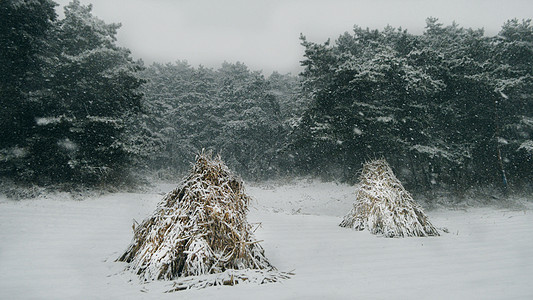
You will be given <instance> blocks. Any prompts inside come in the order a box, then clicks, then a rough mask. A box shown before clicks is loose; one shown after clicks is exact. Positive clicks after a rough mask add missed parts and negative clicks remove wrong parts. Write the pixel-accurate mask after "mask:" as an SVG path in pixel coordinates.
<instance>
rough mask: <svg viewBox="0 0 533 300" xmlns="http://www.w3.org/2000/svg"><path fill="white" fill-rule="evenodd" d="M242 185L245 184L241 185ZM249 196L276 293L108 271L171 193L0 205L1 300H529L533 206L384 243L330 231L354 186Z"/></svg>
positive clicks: (478, 214)
mask: <svg viewBox="0 0 533 300" xmlns="http://www.w3.org/2000/svg"><path fill="white" fill-rule="evenodd" d="M245 185H246V184H245ZM246 186H247V192H248V193H249V194H250V195H251V196H252V197H253V198H254V199H255V201H254V203H252V208H251V210H250V213H249V216H248V219H249V221H250V222H251V223H258V222H260V223H261V225H260V226H259V227H258V229H257V231H256V236H257V238H258V239H260V240H263V242H261V245H262V246H263V247H264V248H265V254H266V256H267V258H268V259H269V261H270V262H271V263H272V264H273V265H274V266H276V267H277V268H278V270H280V271H293V270H294V273H295V275H294V276H293V277H292V278H291V279H288V280H284V281H283V282H282V283H273V284H264V285H253V284H242V285H237V286H222V287H211V288H206V289H202V290H187V291H180V292H177V293H178V295H176V294H173V293H170V294H164V293H163V292H164V291H165V290H167V289H169V288H170V283H168V282H151V283H148V284H141V283H139V280H138V278H137V277H136V276H135V275H134V274H132V273H131V272H124V271H123V269H124V267H125V264H124V263H117V262H114V260H115V259H116V258H117V257H118V256H119V255H120V254H121V253H122V252H123V251H124V250H125V249H126V247H127V246H128V244H129V243H130V241H131V238H132V228H131V225H132V222H133V219H136V220H137V221H138V222H140V221H141V220H142V219H143V218H144V217H146V216H148V215H149V214H151V213H152V211H153V209H155V206H156V204H157V203H158V202H159V201H160V200H161V198H162V197H163V196H162V195H161V194H160V193H161V192H167V191H170V190H171V189H172V188H173V187H174V186H173V185H160V186H159V187H158V188H157V189H154V190H152V191H150V192H148V193H146V194H138V193H137V194H136V193H117V194H108V195H104V196H95V197H91V198H89V199H86V200H83V201H76V200H72V199H69V197H67V196H65V195H61V194H59V195H51V196H48V197H47V198H38V199H33V200H22V201H12V200H7V199H5V198H0V270H2V272H0V299H171V298H172V299H175V298H176V297H177V296H179V297H184V298H185V299H210V298H216V299H244V298H247V299H250V298H253V299H254V300H256V299H354V298H359V299H391V298H392V299H406V298H422V299H531V298H533V285H531V283H530V282H531V280H532V279H533V262H532V260H531V249H532V248H533V225H532V224H533V213H532V210H531V209H532V208H533V204H532V203H531V201H530V202H526V203H525V205H526V207H527V208H528V209H526V210H503V209H496V208H470V209H468V210H461V211H458V210H444V209H439V210H432V211H426V213H427V215H428V216H429V218H430V220H431V222H432V223H433V224H434V225H435V226H436V227H446V228H447V229H448V230H449V233H442V236H440V237H431V238H392V239H391V238H383V237H378V236H374V235H371V234H370V233H369V232H368V231H362V232H359V231H354V230H350V229H346V228H341V227H339V226H338V224H339V223H340V221H341V220H342V216H343V215H344V214H346V213H347V212H348V210H349V209H350V208H351V205H352V202H353V191H354V187H351V186H347V185H337V184H334V183H321V182H314V181H309V182H306V181H299V182H291V183H288V184H284V185H265V184H263V185H254V186H248V185H246Z"/></svg>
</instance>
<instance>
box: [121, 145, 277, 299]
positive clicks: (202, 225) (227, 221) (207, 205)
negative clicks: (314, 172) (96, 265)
mask: <svg viewBox="0 0 533 300" xmlns="http://www.w3.org/2000/svg"><path fill="white" fill-rule="evenodd" d="M249 202H250V198H249V197H248V196H247V195H246V194H245V193H244V189H243V185H242V181H241V180H239V179H238V178H237V177H235V176H234V175H232V174H231V173H230V171H229V170H228V168H227V167H226V165H225V164H224V163H223V162H222V161H221V160H220V157H218V156H217V157H215V158H212V157H211V155H208V154H205V153H202V154H200V155H198V156H197V158H196V163H195V164H194V166H193V167H192V170H191V172H190V174H189V175H188V176H187V177H186V178H185V179H184V181H183V182H182V184H181V185H180V186H179V187H178V188H176V189H175V190H173V191H171V192H170V193H168V194H167V195H166V196H165V197H164V198H163V200H162V201H161V202H160V203H159V204H158V206H157V209H156V210H155V212H154V213H153V215H152V216H150V217H148V218H147V219H145V220H144V221H143V222H142V224H140V225H139V226H138V227H137V228H134V237H133V241H132V243H131V245H130V246H129V247H128V249H127V250H126V252H125V253H124V254H123V255H122V256H121V257H120V258H119V259H118V260H119V261H124V262H128V263H129V267H128V268H130V269H132V270H134V271H135V272H136V273H137V274H138V275H140V276H141V278H142V279H144V280H146V281H149V280H156V279H165V280H172V279H184V277H187V276H197V275H205V276H204V279H203V281H202V280H199V281H194V280H191V279H190V278H185V281H182V283H183V284H178V286H177V289H182V288H189V287H191V286H197V287H203V286H208V285H218V284H234V283H236V282H238V281H239V280H240V281H246V280H250V278H248V277H249V274H250V272H248V271H249V270H248V269H256V270H257V271H261V272H263V271H268V270H274V268H273V266H272V265H271V264H270V263H269V262H268V260H267V259H266V257H265V255H264V251H263V248H262V247H261V246H260V245H259V244H258V242H257V241H256V240H255V239H254V237H253V234H252V226H251V225H250V224H249V223H248V222H247V220H246V214H247V211H248V204H249ZM244 269H246V270H248V271H246V272H240V273H239V272H235V271H234V270H244ZM261 272H259V273H261ZM221 273H224V274H228V276H227V277H230V279H231V282H230V283H228V282H227V280H226V279H224V277H221V276H219V275H220V274H221ZM252 273H254V272H252ZM255 273H257V272H255ZM208 274H219V275H217V276H209V275H208ZM238 274H240V275H238ZM261 274H263V277H262V281H276V276H270V275H268V274H266V273H264V272H263V273H261ZM239 276H240V277H239ZM237 277H239V278H237ZM209 278H211V279H209ZM213 278H214V279H213ZM206 280H207V281H209V280H213V282H207V283H206V282H205V281H206ZM193 281H194V282H193ZM255 281H257V280H255ZM191 282H193V283H191ZM260 283H262V282H260Z"/></svg>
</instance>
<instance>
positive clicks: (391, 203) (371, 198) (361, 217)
mask: <svg viewBox="0 0 533 300" xmlns="http://www.w3.org/2000/svg"><path fill="white" fill-rule="evenodd" d="M355 194H356V199H355V203H354V206H353V208H352V210H351V211H350V212H349V213H348V214H347V215H346V216H345V217H344V219H343V221H342V222H341V224H340V226H342V227H350V228H354V229H357V230H364V229H368V230H369V231H370V232H371V233H373V234H382V235H384V236H386V237H407V236H438V235H439V232H438V231H437V229H436V228H435V227H434V226H433V225H432V224H431V223H430V222H429V219H428V217H427V216H426V214H425V213H424V212H423V210H422V208H421V207H420V205H418V204H417V203H416V202H415V201H414V200H413V197H412V196H411V194H409V192H407V191H406V190H405V188H404V187H403V186H402V184H401V182H400V181H399V180H398V179H397V178H396V176H395V175H394V173H393V171H392V169H391V168H390V166H389V164H388V163H387V162H386V161H385V160H383V159H380V160H374V161H371V162H368V163H366V164H365V165H364V166H363V171H362V173H361V176H360V186H359V188H358V189H357V191H356V193H355Z"/></svg>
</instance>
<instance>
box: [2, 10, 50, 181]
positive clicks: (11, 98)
mask: <svg viewBox="0 0 533 300" xmlns="http://www.w3.org/2000/svg"><path fill="white" fill-rule="evenodd" d="M55 5H56V4H55V3H54V2H52V1H49V0H25V1H20V0H5V1H0V128H2V130H0V175H1V176H8V177H17V176H25V175H29V173H31V172H30V171H29V170H27V169H26V168H27V159H28V158H29V156H30V153H29V152H28V149H27V144H28V139H29V138H30V137H31V136H32V134H33V133H34V127H35V118H36V114H37V113H38V112H39V111H41V110H42V105H43V103H42V101H41V99H40V91H42V88H43V85H44V83H45V81H44V80H45V78H44V77H43V76H41V75H42V73H43V68H44V67H45V65H46V64H47V63H48V57H49V51H50V45H49V43H48V39H49V38H50V36H51V33H52V31H53V29H54V22H55V21H56V17H57V16H56V13H55V10H54V6H55Z"/></svg>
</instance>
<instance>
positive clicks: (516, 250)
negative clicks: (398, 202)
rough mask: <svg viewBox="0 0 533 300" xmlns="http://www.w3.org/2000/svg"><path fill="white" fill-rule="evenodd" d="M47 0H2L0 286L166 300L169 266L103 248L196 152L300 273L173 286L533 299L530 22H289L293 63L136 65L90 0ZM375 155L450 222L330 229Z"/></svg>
mask: <svg viewBox="0 0 533 300" xmlns="http://www.w3.org/2000/svg"><path fill="white" fill-rule="evenodd" d="M512 4H513V5H518V6H520V5H525V4H524V3H522V2H520V1H516V3H515V2H513V3H512ZM302 5H304V4H302ZM511 6H512V5H511ZM524 7H528V6H527V5H525V6H524ZM58 11H59V10H58V8H56V3H55V2H53V1H51V0H27V1H26V0H7V1H2V2H0V37H1V39H0V92H1V94H0V108H1V109H0V128H1V129H2V130H1V131H0V180H1V181H0V195H1V196H0V206H1V209H0V239H1V240H3V242H2V243H1V244H0V269H2V270H9V271H7V272H3V274H2V275H0V276H2V277H1V278H0V284H1V285H0V298H23V299H25V298H50V299H58V298H65V299H66V298H73V297H74V298H83V297H84V296H88V297H89V298H110V297H114V298H116V297H124V298H146V297H148V298H158V297H162V294H161V293H162V291H165V290H166V289H165V288H166V287H165V283H164V282H154V283H150V284H141V283H139V282H138V281H137V280H136V279H135V277H134V276H133V275H132V274H128V273H127V272H123V270H124V265H123V264H122V263H115V262H114V260H115V259H116V258H117V257H116V256H118V255H119V253H121V251H123V250H124V248H125V247H126V246H127V244H128V242H129V241H130V239H131V236H132V233H131V225H132V222H133V221H132V219H135V220H137V221H141V220H142V219H143V218H145V217H146V216H147V215H148V214H149V213H150V212H151V211H152V210H153V209H154V207H155V205H156V203H157V202H158V201H159V200H161V198H162V195H163V194H164V193H165V192H169V191H170V190H171V189H172V188H174V187H175V186H176V185H177V184H178V183H179V182H180V180H181V178H182V177H183V176H184V175H185V174H186V173H187V172H188V170H189V168H190V164H191V162H192V161H193V160H194V157H195V155H196V154H197V153H199V152H200V151H201V150H202V149H207V150H213V151H214V152H216V153H219V154H220V155H221V157H222V159H223V160H224V161H225V162H226V164H227V165H228V166H229V167H230V168H231V169H232V170H233V171H234V172H235V173H236V174H239V175H240V176H241V177H243V178H244V180H245V186H246V189H247V191H249V193H250V195H251V196H252V197H253V199H254V203H253V204H252V209H251V211H250V214H249V219H250V221H251V222H260V223H262V226H261V227H260V228H258V230H257V232H256V235H257V236H258V238H259V239H261V240H264V241H263V242H262V244H263V246H264V248H265V251H266V255H267V256H269V257H271V259H272V261H273V262H272V263H273V264H274V265H275V266H276V267H277V268H278V269H279V270H281V271H292V270H293V269H294V273H295V276H294V277H293V278H291V279H289V280H286V281H284V282H282V283H280V284H266V285H262V286H251V285H242V286H236V287H218V288H209V289H205V290H201V291H185V292H183V293H184V295H187V296H189V297H195V298H196V297H198V298H207V297H214V296H220V297H223V298H224V297H225V298H230V297H243V296H244V295H247V294H249V293H254V294H255V295H257V296H258V297H260V298H267V297H269V298H272V297H279V298H313V297H314V298H328V297H331V298H352V297H356V296H360V297H363V298H369V297H370V298H372V297H376V298H386V297H390V296H391V295H392V296H396V297H400V298H404V297H424V298H452V297H453V298H456V297H459V298H465V299H467V298H475V297H481V298H494V299H502V298H529V297H531V296H533V290H532V288H531V287H530V285H529V284H528V282H529V281H530V280H531V279H532V278H533V268H532V265H531V262H529V261H528V259H527V257H528V255H527V253H528V252H527V251H528V249H530V248H531V246H533V234H532V230H531V226H530V224H531V221H532V219H531V201H532V199H533V198H532V196H531V193H532V191H533V69H532V68H533V24H532V21H531V20H530V19H527V18H526V19H513V18H510V19H508V20H507V21H503V22H502V23H501V24H500V25H499V26H500V30H499V31H498V32H494V33H492V34H487V33H486V32H485V31H484V30H483V29H482V28H467V27H462V26H461V24H457V23H455V22H453V23H448V24H443V23H442V22H441V21H439V19H437V18H434V17H429V16H427V17H428V18H427V19H426V23H425V26H424V24H420V26H421V27H423V30H421V31H420V32H417V33H411V31H410V30H406V29H403V28H399V27H392V26H384V27H382V28H377V29H375V28H364V27H360V26H359V25H358V24H357V20H356V19H354V20H353V22H352V25H353V24H355V25H354V26H353V28H344V31H345V32H344V33H342V31H339V32H336V33H335V36H331V39H323V40H320V41H318V42H314V41H311V40H310V39H309V38H308V37H307V34H309V35H311V36H313V35H314V33H313V32H309V33H307V32H302V33H301V34H300V35H299V36H295V37H294V40H296V41H298V43H300V45H301V46H300V50H301V56H300V57H298V60H299V66H300V67H299V69H298V71H297V72H296V73H294V74H293V73H280V72H276V71H273V72H271V73H269V74H265V72H264V71H261V70H254V69H251V68H249V67H248V65H247V64H246V63H243V62H239V61H238V60H234V61H224V60H225V58H223V59H221V61H220V62H219V65H218V66H216V67H212V66H211V65H210V64H209V66H205V65H201V64H200V65H198V64H195V65H192V64H190V63H188V62H187V60H186V59H187V57H183V58H180V59H178V60H174V61H172V62H164V61H159V62H153V63H152V62H151V63H146V62H144V61H143V60H142V59H143V57H134V56H133V55H132V52H131V51H130V49H128V48H126V47H124V46H122V44H121V43H119V41H117V34H118V32H120V30H121V29H120V25H118V24H114V23H107V22H104V21H103V20H101V19H99V18H98V16H97V15H95V14H93V12H92V7H91V6H90V5H88V4H87V3H83V2H81V3H80V2H79V1H72V2H70V3H69V4H68V5H66V6H65V7H64V11H63V12H60V13H58ZM526 11H527V10H526ZM491 26H492V24H491ZM212 46H213V47H216V45H212ZM133 53H135V50H134V51H133ZM258 55H260V53H258ZM150 61H153V59H150ZM375 158H384V159H386V160H387V161H388V162H389V164H390V165H391V167H392V168H393V170H394V172H395V173H396V175H397V177H398V178H399V179H400V181H401V182H402V183H403V184H404V186H405V187H406V188H407V190H409V191H410V192H411V193H413V195H414V198H415V200H417V201H418V202H419V203H420V204H421V205H422V206H423V207H424V208H425V209H426V213H427V214H428V215H429V216H430V218H431V220H432V222H433V224H434V225H435V226H437V227H438V228H439V229H441V230H443V233H442V236H441V237H434V238H408V239H386V238H380V237H376V236H373V235H370V234H369V233H368V232H355V231H351V230H347V229H344V228H340V227H338V226H337V225H338V223H339V222H340V218H341V217H342V216H343V215H345V214H346V213H347V212H348V211H349V209H350V208H351V205H352V203H353V201H354V197H352V196H353V193H354V190H355V188H356V186H357V181H358V175H359V172H360V169H361V166H362V164H363V163H364V162H366V161H368V160H371V159H375ZM444 228H446V230H445V231H447V232H445V231H444ZM130 279H131V281H130ZM309 286H313V287H316V288H311V289H309V288H308V287H309ZM180 293H181V292H180ZM165 296H168V297H172V295H165Z"/></svg>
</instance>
